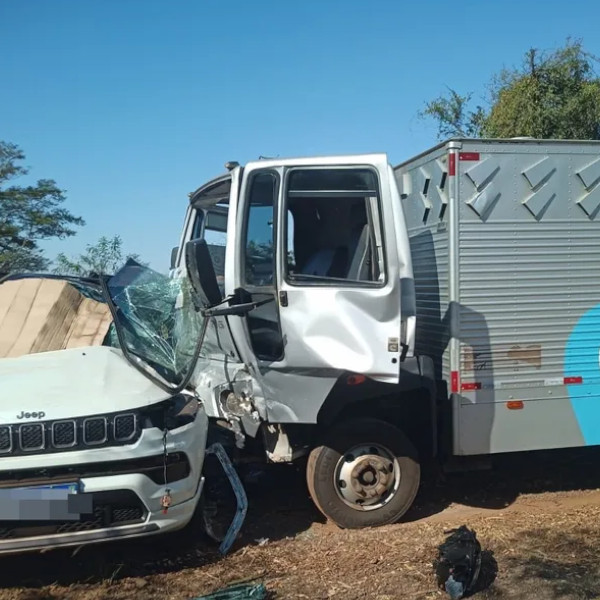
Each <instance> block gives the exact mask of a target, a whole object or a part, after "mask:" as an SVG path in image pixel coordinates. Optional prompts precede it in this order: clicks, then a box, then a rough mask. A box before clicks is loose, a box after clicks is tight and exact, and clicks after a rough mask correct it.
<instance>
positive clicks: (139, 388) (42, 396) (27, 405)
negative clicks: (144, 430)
mask: <svg viewBox="0 0 600 600" xmlns="http://www.w3.org/2000/svg"><path fill="white" fill-rule="evenodd" d="M168 395H169V394H168V393H165V391H164V390H163V389H161V388H160V387H159V386H158V385H156V384H155V383H153V382H152V381H151V380H150V379H149V378H148V377H145V376H144V375H143V374H142V373H140V372H139V371H138V370H137V369H136V368H135V367H133V366H132V365H130V364H129V362H128V361H127V360H126V359H125V357H124V356H123V353H122V352H121V351H120V350H118V349H116V348H111V347H107V346H91V347H87V348H74V349H68V350H58V351H54V352H43V353H40V354H29V355H26V356H21V357H18V358H5V359H2V360H0V424H2V423H15V422H19V421H18V420H17V416H18V415H20V414H21V412H38V413H39V412H40V411H43V412H44V413H46V414H45V416H44V419H45V420H54V419H67V418H74V417H81V416H87V415H93V414H99V413H110V412H116V411H121V410H129V409H134V408H140V407H143V406H147V405H150V404H153V403H156V402H159V401H161V400H163V399H166V398H167V397H168Z"/></svg>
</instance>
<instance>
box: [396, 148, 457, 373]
mask: <svg viewBox="0 0 600 600" xmlns="http://www.w3.org/2000/svg"><path fill="white" fill-rule="evenodd" d="M395 174H396V180H397V182H398V188H399V190H400V194H401V196H402V198H403V200H402V207H403V210H404V214H405V218H406V222H407V227H408V233H409V238H410V248H411V256H412V262H413V273H414V281H415V292H416V302H417V329H416V344H415V352H416V353H417V354H424V355H427V356H431V357H432V358H433V359H434V362H435V366H436V371H437V375H438V377H439V378H440V379H448V378H449V376H450V366H449V364H450V363H449V351H448V348H447V342H448V337H449V336H448V323H447V318H446V317H447V312H448V304H449V297H448V227H447V225H448V211H447V206H448V184H449V179H448V173H447V166H446V153H445V151H444V149H438V151H437V152H435V153H432V154H430V155H428V156H425V157H423V158H422V159H421V160H419V161H415V162H414V163H412V164H411V165H409V168H406V169H404V168H402V167H401V168H397V169H396V170H395Z"/></svg>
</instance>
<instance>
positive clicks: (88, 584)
mask: <svg viewBox="0 0 600 600" xmlns="http://www.w3.org/2000/svg"><path fill="white" fill-rule="evenodd" d="M599 464H600V450H599V449H585V450H584V451H581V450H579V451H568V452H565V451H556V452H548V453H544V454H531V455H527V456H512V457H503V458H501V459H500V460H498V463H497V464H496V465H495V467H494V469H493V470H491V471H489V472H476V473H469V474H456V475H451V476H446V477H445V478H440V477H439V476H427V477H426V478H425V481H424V483H423V486H422V489H421V492H420V494H419V497H418V501H417V503H416V505H415V507H414V509H413V510H412V511H411V512H410V514H409V515H407V517H406V518H405V519H404V522H402V523H399V524H397V525H393V526H388V527H385V528H381V529H374V530H363V531H342V530H339V529H337V528H336V527H334V526H332V525H331V524H328V523H325V522H324V520H323V519H322V517H321V516H320V515H319V513H317V511H316V510H315V509H314V508H313V506H312V504H311V502H310V500H309V498H308V493H307V491H306V487H305V484H304V480H303V475H302V473H301V472H300V471H297V470H296V469H294V468H290V467H273V468H272V472H269V473H267V474H266V475H265V476H264V480H263V482H262V483H254V484H248V486H247V487H248V495H249V501H250V510H249V514H248V518H247V521H246V525H245V527H244V532H243V536H242V539H240V540H239V541H238V543H237V544H236V546H235V548H234V550H233V551H232V552H231V554H230V555H229V556H227V557H225V558H220V557H219V556H218V555H217V554H216V552H215V548H214V546H211V545H210V544H209V543H207V541H206V540H205V539H204V538H202V537H201V536H200V534H199V533H197V531H196V530H194V529H193V528H190V529H188V530H187V531H186V532H185V533H183V534H175V535H171V536H163V537H162V538H159V537H157V538H154V539H152V540H151V541H150V540H146V541H140V542H136V543H132V542H129V543H120V544H116V543H113V544H107V545H102V546H96V547H95V548H93V547H92V548H83V549H81V550H80V551H79V552H77V553H76V554H75V555H74V556H73V552H62V551H56V552H50V553H47V554H44V555H25V556H19V557H10V558H3V559H0V581H1V585H0V587H1V589H0V600H5V599H15V600H16V599H19V600H42V599H48V600H50V599H71V598H73V599H75V598H77V599H79V598H81V599H84V600H97V599H100V598H107V599H110V600H115V599H118V598H144V599H147V600H152V599H160V600H164V599H171V598H172V599H186V598H194V597H197V596H199V595H201V594H204V593H207V592H210V591H214V590H216V589H218V588H220V587H222V586H224V585H226V584H229V583H232V582H236V581H239V580H248V579H258V580H261V581H263V582H264V583H265V584H266V586H267V588H268V590H269V592H270V597H271V598H304V599H310V600H316V599H321V598H323V599H324V598H340V599H349V600H351V599H358V598H369V599H370V598H372V599H375V600H391V599H415V600H417V599H420V600H426V599H431V598H447V597H448V596H446V594H444V593H442V592H440V591H438V590H437V589H436V586H435V579H434V577H433V575H432V568H431V562H432V560H433V558H434V557H435V553H436V546H437V545H438V544H439V543H440V542H441V541H442V540H443V539H444V531H445V530H447V529H448V528H450V527H454V526H458V525H460V524H463V523H465V524H467V525H468V526H469V527H472V528H474V529H475V531H476V532H477V536H478V538H479V540H480V541H481V544H482V547H483V548H484V550H485V553H484V570H483V573H482V577H481V587H482V588H484V589H482V590H481V591H478V592H477V593H475V594H474V595H473V596H472V597H473V598H476V599H490V600H491V599H499V600H504V599H506V600H508V599H513V598H541V599H545V598H548V599H549V600H554V599H565V600H566V599H575V598H581V599H584V598H585V599H592V598H600V560H599V555H600V489H598V488H600V469H599V468H598V465H599Z"/></svg>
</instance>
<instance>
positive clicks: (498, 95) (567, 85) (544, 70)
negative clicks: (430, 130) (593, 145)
mask: <svg viewBox="0 0 600 600" xmlns="http://www.w3.org/2000/svg"><path fill="white" fill-rule="evenodd" d="M596 62H597V59H596V58H595V57H593V56H591V55H590V54H589V53H587V52H586V51H585V50H584V48H583V46H582V43H581V42H570V41H567V43H566V44H565V46H563V47H562V48H559V49H557V50H554V51H552V52H550V53H544V52H540V51H539V50H536V49H532V50H529V51H528V52H527V53H526V55H525V58H524V61H523V64H522V66H521V67H519V68H516V69H504V70H502V71H501V72H500V73H499V74H497V75H496V76H494V77H493V79H492V82H491V84H490V86H489V98H488V100H487V103H486V104H487V106H485V107H484V106H476V107H475V108H474V109H473V110H470V108H469V107H470V105H471V98H472V94H467V95H464V96H462V95H460V94H458V93H457V92H456V91H454V90H452V89H450V90H449V92H448V94H447V95H445V96H440V97H438V98H436V99H434V100H432V101H431V102H428V103H427V104H426V106H425V109H424V110H423V111H422V112H421V113H420V115H421V116H422V117H426V118H433V119H434V121H436V122H437V125H438V137H440V138H447V137H455V136H456V137H490V138H511V137H518V136H530V137H535V138H540V139H588V140H597V139H600V79H599V78H598V77H597V76H596V74H595V72H594V64H595V63H596Z"/></svg>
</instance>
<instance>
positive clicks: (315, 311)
mask: <svg viewBox="0 0 600 600" xmlns="http://www.w3.org/2000/svg"><path fill="white" fill-rule="evenodd" d="M390 173H391V170H390V169H389V166H388V161H387V157H386V156H385V155H383V154H381V155H365V156H352V157H327V158H323V159H298V160H285V161H260V162H255V163H250V164H248V165H247V166H246V167H245V169H244V174H243V181H242V184H241V189H240V200H239V204H238V212H239V214H238V215H237V220H236V236H235V238H236V239H237V240H238V243H236V244H235V245H234V248H233V252H234V253H235V256H234V257H232V258H233V259H234V260H233V261H232V263H231V266H232V268H233V273H232V278H231V283H232V289H229V290H227V292H228V293H233V292H234V289H237V290H238V293H240V292H239V290H243V291H242V293H243V294H246V295H247V297H246V298H245V300H246V301H253V302H257V301H264V303H263V304H262V305H261V306H260V307H259V308H257V309H255V310H254V311H252V312H251V313H250V314H249V315H248V316H247V317H245V318H244V320H245V329H246V337H247V340H248V342H249V344H248V346H247V348H246V350H247V351H249V352H251V353H252V354H253V356H252V357H251V358H252V359H253V360H252V361H251V362H254V363H255V364H256V365H257V366H258V369H259V370H260V372H261V375H262V379H263V387H264V388H265V389H269V388H270V389H271V391H272V393H273V394H276V393H277V390H283V389H284V388H285V389H287V390H288V393H290V394H293V393H295V392H293V390H294V389H297V390H298V391H297V395H299V396H307V390H306V387H307V386H306V385H305V386H304V388H305V389H304V390H303V391H302V389H301V388H302V382H303V381H304V382H308V381H309V379H310V378H313V379H314V378H316V379H319V378H320V379H321V381H324V380H328V381H330V382H332V383H331V385H333V383H334V382H335V380H336V378H337V377H338V376H339V375H340V374H342V373H347V372H352V373H357V374H361V375H365V376H368V377H370V378H373V379H376V380H379V381H384V382H389V383H396V382H397V381H398V379H399V371H400V365H399V362H400V357H401V350H402V349H401V346H400V335H401V334H400V329H401V299H400V295H401V291H400V279H401V271H402V268H403V266H406V265H405V262H406V260H409V258H408V257H402V256H399V249H398V248H399V245H398V240H397V233H396V228H397V224H398V212H397V211H398V209H397V208H396V209H394V206H393V199H395V200H396V201H398V200H399V198H398V196H397V190H396V188H395V181H394V180H393V177H391V175H390ZM402 247H404V246H403V245H402ZM226 279H227V278H226ZM243 354H246V352H244V353H243ZM248 358H249V357H248V356H246V357H243V359H244V360H245V361H246V360H247V359H248ZM284 374H285V375H286V377H287V379H286V380H285V383H283V382H282V380H281V377H280V375H284ZM307 377H308V379H307ZM291 378H296V379H298V381H297V382H296V384H297V385H295V384H294V383H293V381H292V379H291ZM290 402H291V403H294V401H293V399H292V398H290ZM309 412H310V411H309ZM305 414H306V415H308V413H306V412H305ZM295 416H296V417H298V411H296V415H295ZM313 416H314V415H313ZM290 418H291V420H306V419H305V418H299V419H296V418H292V416H290ZM307 418H308V420H310V419H311V418H312V417H307Z"/></svg>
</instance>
